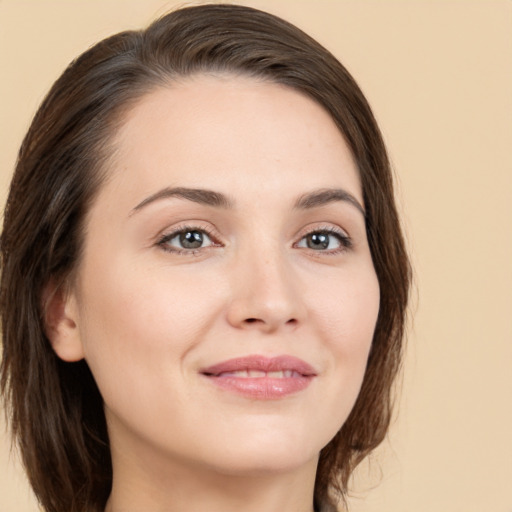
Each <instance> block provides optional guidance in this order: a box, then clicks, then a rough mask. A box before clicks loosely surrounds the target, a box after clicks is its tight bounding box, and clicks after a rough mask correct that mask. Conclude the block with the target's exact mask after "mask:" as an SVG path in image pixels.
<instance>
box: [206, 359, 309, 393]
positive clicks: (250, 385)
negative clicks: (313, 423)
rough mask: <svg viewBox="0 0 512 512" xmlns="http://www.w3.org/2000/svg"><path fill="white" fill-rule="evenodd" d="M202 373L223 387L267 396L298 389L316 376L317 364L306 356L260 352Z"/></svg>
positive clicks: (226, 362)
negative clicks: (301, 357) (308, 360)
mask: <svg viewBox="0 0 512 512" xmlns="http://www.w3.org/2000/svg"><path fill="white" fill-rule="evenodd" d="M200 373H201V375H203V376H205V377H206V378H207V379H208V380H209V381H210V382H212V383H213V384H215V385H217V386H219V387H221V388H222V389H225V390H227V391H231V392H234V393H237V394H241V395H245V396H247V397H249V398H256V399H264V400H272V399H278V398H283V397H286V396H288V395H291V394H295V393H298V392H299V391H302V390H304V389H305V388H306V387H308V386H309V384H310V383H311V381H312V380H313V379H314V377H315V376H316V372H315V370H314V368H313V367H312V366H311V365H309V364H308V363H306V362H305V361H303V360H302V359H298V358H296V357H293V356H279V357H272V358H268V357H264V356H259V355H254V356H246V357H241V358H235V359H229V360H227V361H223V362H221V363H218V364H215V365H213V366H209V367H207V368H203V369H201V370H200Z"/></svg>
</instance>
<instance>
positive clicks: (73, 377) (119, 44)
mask: <svg viewBox="0 0 512 512" xmlns="http://www.w3.org/2000/svg"><path fill="white" fill-rule="evenodd" d="M202 72H229V73H235V74H243V75H249V76H254V77H258V78H260V79H264V80H268V81H270V82H275V83H279V84H284V85H286V86H288V87H291V88H293V89H295V90H298V91H301V92H302V93H304V94H306V95H308V96H309V97H311V98H313V99H314V100H315V101H317V102H318V103H319V104H320V105H322V106H323V107H324V108H325V109H326V111H327V112H329V113H330V114H331V116H332V118H333V119H334V121H335V122H336V124H337V126H338V127H339V129H340V131H341V132H342V133H343V135H344V136H345V138H346V140H347V142H348V144H349V147H350V148H351V151H352V153H353V155H354V158H355V161H356V162H357V165H358V169H359V172H360V176H361V181H362V189H363V196H364V204H365V206H366V227H367V234H368V240H369V245H370V250H371V254H372V258H373V262H374V266H375V270H376V273H377V277H378V280H379V284H380V310H379V315H378V321H377V326H376V330H375V334H374V339H373V345H372V349H371V352H370V356H369V360H368V365H367V370H366V374H365V378H364V382H363V385H362V389H361V392H360V395H359V397H358V399H357V402H356V404H355V406H354V409H353V410H352V412H351V414H350V416H349V418H348V419H347V421H346V422H345V424H344V425H343V427H342V428H341V430H340V431H339V432H338V433H337V435H336V436H335V437H334V439H333V440H332V441H331V442H330V443H329V444H328V445H327V446H326V447H325V448H324V449H323V450H322V452H321V454H320V462H319V466H318V473H317V479H316V484H315V506H316V507H317V508H318V507H319V506H320V505H321V504H322V505H323V506H325V505H329V504H330V505H332V504H333V503H334V502H335V500H336V498H343V497H344V496H345V495H346V492H347V483H348V479H349V477H350V475H351V473H352V471H353V469H354V468H355V467H356V465H357V464H359V462H360V461H361V460H362V459H363V458H365V457H366V455H368V453H369V452H370V451H371V450H373V449H374V448H375V447H376V446H377V445H378V444H379V443H380V442H381V441H382V440H383V438H384V437H385V435H386V432H387V429H388V426H389V422H390V415H391V403H392V384H393V381H394V379H395V376H396V374H397V371H398V369H399V365H400V360H401V351H402V348H401V347H402V338H403V334H404V321H405V310H406V304H407V299H408V290H409V282H410V269H409V263H408V259H407V255H406V252H405V248H404V242H403V237H402V234H401V230H400V224H399V219H398V216H397V211H396V207H395V204H394V198H393V185H392V177H391V171H390V165H389V161H388V157H387V154H386V149H385V146H384V143H383V140H382V137H381V134H380V132H379V129H378V127H377V124H376V122H375V119H374V117H373V115H372V112H371V110H370V107H369V105H368V103H367V102H366V100H365V98H364V96H363V94H362V92H361V91H360V89H359V87H358V86H357V84H356V83H355V81H354V80H353V79H352V77H351V76H350V74H349V73H348V72H347V70H346V69H345V68H344V67H343V66H342V65H341V64H340V63H339V62H338V61H337V60H336V59H335V58H334V57H333V56H332V55H331V54H330V53H329V52H328V51H327V50H325V49H324V48H323V47H322V46H320V45H319V44H318V43H317V42H316V41H314V40H313V39H311V38H310V37H309V36H307V35H306V34H304V33H303V32H301V31H300V30H299V29H297V28H296V27H294V26H293V25H290V24H289V23H287V22H285V21H283V20H281V19H279V18H277V17H275V16H272V15H270V14H266V13H264V12H261V11H258V10H255V9H252V8H248V7H241V6H236V5H203V6H195V7H188V8H184V9H180V10H177V11H174V12H172V13H170V14H168V15H166V16H164V17H162V18H161V19H159V20H157V21H155V22H154V23H153V24H151V25H150V26H149V27H148V28H147V29H146V30H143V31H128V32H122V33H119V34H117V35H114V36H112V37H110V38H107V39H105V40H103V41H101V42H100V43H98V44H97V45H95V46H94V47H92V48H91V49H89V50H88V51H86V52H85V53H84V54H83V55H81V56H80V57H78V58H77V59H76V60H75V61H74V62H72V63H71V64H70V66H69V67H68V68H67V69H66V70H65V72H64V73H63V74H62V76H61V77H60V78H59V79H58V80H57V82H56V83H55V84H54V86H53V87H52V89H51V90H50V92H49V94H48V95H47V97H46V99H45V100H44V102H43V104H42V105H41V107H40V108H39V110H38V112H37V114H36V115H35V118H34V120H33V122H32V125H31V127H30V129H29V132H28V134H27V135H26V137H25V140H24V141H23V144H22V146H21V149H20V152H19V157H18V161H17V166H16V171H15V174H14V177H13V180H12V184H11V190H10V194H9V198H8V202H7V207H6V211H5V220H4V230H3V233H2V236H1V258H2V267H3V268H2V276H1V288H0V310H1V313H0V314H1V320H2V330H3V358H2V366H1V390H2V393H3V395H4V398H5V402H6V404H7V413H8V416H9V421H10V424H11V428H12V432H13V436H14V439H16V440H17V442H18V444H19V447H20V450H21V454H22V458H23V462H24V465H25V468H26V471H27V474H28V477H29V479H30V483H31V485H32V487H33V489H34V491H35V493H36V495H37V497H38V499H39V500H40V502H41V504H42V506H43V508H44V509H45V510H46V511H48V512H85V511H90V510H94V511H101V510H103V508H104V506H105V503H106V500H107V498H108V495H109V493H110V488H111V483H112V467H111V460H110V451H109V441H108V435H107V429H106V424H105V417H104V413H103V403H102V398H101V395H100V393H99V390H98V389H97V387H96V384H95V382H94V379H93V377H92V375H91V373H90V371H89V369H88V366H87V364H86V362H85V361H80V362H77V363H66V362H63V361H62V360H60V359H59V358H58V357H57V356H56V355H55V353H54V352H53V350H52V348H51V346H50V343H49V341H48V339H47V337H46V335H45V330H44V321H43V312H42V310H41V309H42V306H41V302H42V298H41V294H42V290H43V287H44V286H45V285H46V284H47V283H48V282H49V281H50V279H54V280H57V281H58V282H65V281H66V279H67V278H69V276H70V274H71V272H72V271H73V270H74V269H75V268H76V266H77V262H78V261H79V257H80V251H81V245H82V244H83V229H82V228H83V226H82V223H83V220H84V216H85V213H86V212H87V210H88V208H89V206H90V204H91V201H93V199H94V197H95V194H96V192H97V190H98V187H99V186H100V185H101V183H102V180H103V179H104V175H105V170H106V162H107V160H108V157H109V155H110V154H111V152H112V150H111V148H109V143H110V141H111V140H112V137H113V134H114V133H115V131H116V128H117V127H118V125H119V123H120V122H122V114H123V113H124V112H125V111H126V110H127V109H128V108H129V107H130V106H131V105H133V103H134V102H135V101H136V100H137V99H140V98H141V97H142V96H143V95H144V94H147V93H148V92H149V91H151V90H152V89H154V88H155V87H158V86H162V85H164V86H165V85H166V84H169V83H170V82H172V81H173V80H175V79H179V78H181V77H186V76H189V75H192V74H196V73H202ZM109 149H110V151H109Z"/></svg>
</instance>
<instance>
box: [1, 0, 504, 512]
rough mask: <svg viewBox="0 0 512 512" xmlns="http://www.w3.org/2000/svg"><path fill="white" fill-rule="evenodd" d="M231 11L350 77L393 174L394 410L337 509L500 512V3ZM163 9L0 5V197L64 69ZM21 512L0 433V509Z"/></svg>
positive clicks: (147, 2) (132, 4)
mask: <svg viewBox="0 0 512 512" xmlns="http://www.w3.org/2000/svg"><path fill="white" fill-rule="evenodd" d="M243 3H247V4H250V5H253V6H256V7H261V8H263V9H266V10H269V11H271V12H274V13H276V14H280V15H282V16H283V17H285V18H287V19H289V20H290V21H292V22H295V23H296V24H298V25H299V26H300V27H302V28H304V29H305V30H306V31H307V32H309V33H311V34H312V35H313V36H315V37H316V38H317V39H319V40H320V41H321V42H322V43H324V44H325V45H326V46H327V47H328V48H329V49H331V51H333V53H334V54H335V55H337V56H338V58H339V59H340V60H341V61H342V62H343V63H344V64H345V65H346V66H347V67H348V68H349V69H350V70H351V72H352V73H353V74H354V76H355V77H356V79H357V80H358V81H359V83H360V85H361V86H362V88H363V90H364V91H365V93H366V94H367V97H368V99H369V100H370V103H371V104H372V105H373V107H374V110H375V113H376V116H377V118H378V120H379V121H380V123H381V126H382V129H383V131H384V134H385V138H386V140H387V142H388V145H389V149H390V152H391V155H392V159H393V161H394V165H395V168H396V171H397V174H398V193H399V199H400V202H401V204H402V208H403V211H404V219H405V224H406V228H407V232H408V239H409V241H410V246H411V251H412V255H413V260H414V265H415V270H416V285H417V290H416V292H415V303H416V305H415V310H416V311H415V320H414V326H413V327H412V329H411V333H410V336H409V352H408V357H407V361H406V364H405V375H404V379H403V388H404V391H403V393H402V399H401V407H400V414H399V417H398V420H397V421H396V423H395V425H394V427H393V430H392V433H391V436H390V440H389V442H387V443H386V445H385V446H384V447H383V448H382V449H381V450H380V451H379V452H378V454H377V455H376V457H374V461H373V463H372V466H371V471H370V475H368V474H367V470H366V467H365V468H363V470H362V471H361V472H360V473H359V474H358V476H357V487H358V489H359V491H358V492H357V496H358V497H356V498H354V499H353V500H352V502H351V503H352V510H353V511H354V512H411V511H414V512H483V511H485V512H512V439H511V437H512V436H511V434H512V402H511V395H512V364H511V363H512V207H511V203H512V2H510V1H485V0H481V1H467V0H459V1H448V0H437V1H434V0H431V1H426V0H423V1H409V2H408V1H405V0H402V1H391V0H386V1H368V0H359V1H345V0H330V1H328V0H316V1H313V0H309V1H306V0H304V1H300V0H289V1H288V0H274V1H270V0H255V1H252V2H243ZM175 4H176V2H169V1H168V2H165V1H161V0H160V1H159V0H123V1H114V0H89V1H80V0H67V1H66V0H60V1H57V0H54V1H50V0H32V1H26V0H0V73H1V78H0V109H1V110H0V141H1V142H0V144H1V151H0V199H1V200H2V203H3V202H4V199H5V194H6V190H7V186H8V181H9V178H10V174H11V171H12V168H13V163H14V160H15V155H16V151H17V147H18V146H19V144H20V142H21V139H22V136H23V134H24V132H25V131H26V129H27V127H28V124H29V121H30V118H31V116H32V115H33V113H34V110H35V108H36V106H37V105H38V103H39V102H40V101H41V99H42V98H43V95H44V93H45V91H46V90H47V89H48V88H49V86H50V85H51V83H52V82H53V81H54V80H55V79H56V77H57V76H58V74H59V73H60V72H61V71H62V70H63V68H64V66H65V65H66V64H67V63H68V62H69V61H70V60H71V59H72V58H73V57H74V56H76V55H77V54H78V53H80V52H81V51H83V50H84V49H86V48H87V47H88V46H89V45H91V44H92V43H94V42H96V41H97V40H99V39H100V38H103V37H104V36H107V35H109V34H111V33H113V32H115V31H119V30H121V29H125V28H138V27H140V26H142V25H144V24H146V23H147V22H149V21H150V20H151V19H153V18H154V17H155V16H156V15H159V14H162V13H163V12H165V11H166V9H167V8H168V7H171V6H173V5H175ZM381 473H382V475H381ZM35 510H37V507H36V506H35V503H34V501H33V499H32V498H31V496H30V491H29V490H28V488H27V486H26V483H25V481H24V477H23V475H22V472H21V470H20V469H19V467H18V466H17V465H16V459H15V457H13V456H10V455H9V450H8V443H7V441H6V439H5V435H4V433H3V425H0V512H11V511H16V512H33V511H35ZM148 512H149V511H148ZM262 512H263V511H262Z"/></svg>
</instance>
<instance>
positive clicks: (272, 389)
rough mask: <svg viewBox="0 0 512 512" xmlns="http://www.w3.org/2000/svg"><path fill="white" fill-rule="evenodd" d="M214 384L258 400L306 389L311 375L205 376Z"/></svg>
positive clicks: (270, 398) (281, 396) (275, 398)
mask: <svg viewBox="0 0 512 512" xmlns="http://www.w3.org/2000/svg"><path fill="white" fill-rule="evenodd" d="M205 377H206V378H208V379H209V380H210V381H211V382H213V383H214V384H215V385H217V386H219V387H220V388H222V389H225V390H227V391H231V392H233V393H236V394H239V395H243V396H246V397H248V398H255V399H258V400H277V399H279V398H284V397H286V396H289V395H293V394H295V393H298V392H299V391H302V390H304V389H306V388H307V387H308V386H309V384H311V381H312V380H313V376H306V375H302V376H300V377H282V378H270V377H257V378H252V377H233V376H226V377H223V376H213V375H207V376H205Z"/></svg>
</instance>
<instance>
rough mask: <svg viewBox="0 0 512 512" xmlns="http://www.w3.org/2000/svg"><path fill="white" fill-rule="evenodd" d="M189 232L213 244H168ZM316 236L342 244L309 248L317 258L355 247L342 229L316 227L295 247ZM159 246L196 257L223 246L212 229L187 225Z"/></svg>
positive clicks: (295, 245) (161, 239)
mask: <svg viewBox="0 0 512 512" xmlns="http://www.w3.org/2000/svg"><path fill="white" fill-rule="evenodd" d="M187 232H198V233H203V234H206V235H207V237H208V238H209V239H210V241H211V242H212V243H211V245H209V246H206V247H198V248H197V249H186V248H179V247H171V246H170V245H168V243H169V242H170V241H171V240H173V239H174V238H176V237H177V236H179V235H180V234H182V233H187ZM315 234H327V235H329V236H333V237H335V238H336V239H337V240H338V242H339V244H340V247H338V248H336V249H327V250H315V249H311V248H307V250H308V251H309V252H311V253H317V254H315V256H319V255H326V256H335V255H337V254H340V253H342V252H346V251H348V250H350V249H352V246H353V243H352V239H351V238H350V237H349V236H348V235H347V234H346V233H345V232H343V231H341V230H340V229H337V228H334V227H332V226H325V227H316V228H314V229H311V230H309V231H307V232H305V233H303V234H302V235H301V237H300V239H299V241H298V242H296V243H294V244H293V246H294V247H298V244H299V243H300V242H302V241H303V240H304V239H305V238H306V237H308V236H310V235H315ZM157 246H159V247H160V248H161V249H162V250H164V251H166V252H169V253H172V254H177V255H185V256H194V255H197V254H199V253H200V252H202V251H204V250H207V249H210V248H212V247H220V246H222V244H221V243H220V242H218V241H217V237H216V236H215V234H214V233H213V231H212V230H211V229H208V228H205V227H199V226H188V225H186V226H179V227H177V228H176V229H174V230H173V231H171V232H170V233H165V234H164V235H163V236H161V237H160V238H159V239H158V241H157Z"/></svg>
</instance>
